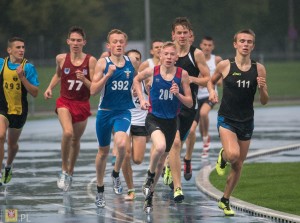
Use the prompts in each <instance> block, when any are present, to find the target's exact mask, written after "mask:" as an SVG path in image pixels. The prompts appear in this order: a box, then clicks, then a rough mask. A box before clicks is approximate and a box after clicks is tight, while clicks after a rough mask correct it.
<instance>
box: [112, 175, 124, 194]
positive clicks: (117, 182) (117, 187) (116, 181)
mask: <svg viewBox="0 0 300 223" xmlns="http://www.w3.org/2000/svg"><path fill="white" fill-rule="evenodd" d="M111 178H112V181H113V190H114V192H115V194H118V195H120V194H122V192H123V187H122V185H121V179H120V177H113V176H112V175H111Z"/></svg>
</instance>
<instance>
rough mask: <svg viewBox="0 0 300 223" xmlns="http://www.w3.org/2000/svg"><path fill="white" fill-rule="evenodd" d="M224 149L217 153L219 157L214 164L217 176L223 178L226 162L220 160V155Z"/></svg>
mask: <svg viewBox="0 0 300 223" xmlns="http://www.w3.org/2000/svg"><path fill="white" fill-rule="evenodd" d="M223 151H224V149H223V148H222V149H221V150H220V152H219V157H218V160H217V164H216V171H217V173H218V175H219V176H223V175H224V174H225V167H226V165H227V162H225V161H224V160H223V158H222V153H223Z"/></svg>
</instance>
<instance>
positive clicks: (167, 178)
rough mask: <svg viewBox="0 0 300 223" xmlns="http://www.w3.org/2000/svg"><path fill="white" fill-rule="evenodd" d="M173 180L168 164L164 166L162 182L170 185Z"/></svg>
mask: <svg viewBox="0 0 300 223" xmlns="http://www.w3.org/2000/svg"><path fill="white" fill-rule="evenodd" d="M172 182H173V178H172V173H171V169H170V167H169V166H166V168H165V174H164V184H165V185H170V184H171V183H172Z"/></svg>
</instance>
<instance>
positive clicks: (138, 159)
mask: <svg viewBox="0 0 300 223" xmlns="http://www.w3.org/2000/svg"><path fill="white" fill-rule="evenodd" d="M143 160H144V157H137V158H135V159H132V161H133V162H134V164H136V165H140V164H142V162H143Z"/></svg>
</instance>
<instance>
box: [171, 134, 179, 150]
mask: <svg viewBox="0 0 300 223" xmlns="http://www.w3.org/2000/svg"><path fill="white" fill-rule="evenodd" d="M180 148H181V140H180V137H175V139H174V141H173V146H172V150H173V149H175V150H178V149H179V150H180Z"/></svg>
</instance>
